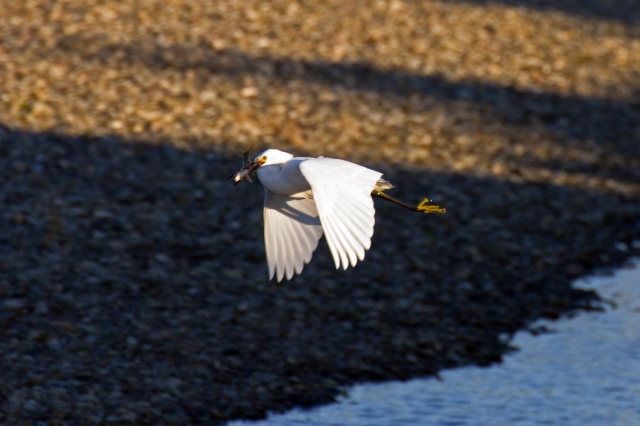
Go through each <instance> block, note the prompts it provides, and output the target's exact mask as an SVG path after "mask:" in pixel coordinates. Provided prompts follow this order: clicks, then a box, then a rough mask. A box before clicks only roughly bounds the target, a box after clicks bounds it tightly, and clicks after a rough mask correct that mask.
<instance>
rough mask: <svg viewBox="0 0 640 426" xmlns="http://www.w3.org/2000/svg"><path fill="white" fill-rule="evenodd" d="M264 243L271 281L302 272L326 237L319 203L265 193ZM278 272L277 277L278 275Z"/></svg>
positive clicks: (306, 199)
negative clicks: (317, 204) (275, 277)
mask: <svg viewBox="0 0 640 426" xmlns="http://www.w3.org/2000/svg"><path fill="white" fill-rule="evenodd" d="M264 192H265V195H264V243H265V248H266V251H267V265H268V266H269V279H270V280H271V279H272V278H273V276H274V275H277V279H278V282H279V281H281V280H282V278H283V277H284V276H285V275H286V277H287V279H288V280H290V279H291V278H292V277H293V275H294V273H296V274H299V273H301V272H302V269H303V268H304V264H305V263H309V261H310V260H311V255H312V254H313V251H314V250H315V249H316V247H318V240H319V239H320V237H321V236H322V225H321V224H320V219H319V218H318V211H317V210H316V204H315V202H314V201H313V200H312V199H308V198H289V197H283V196H281V195H278V194H276V193H273V192H271V191H269V190H268V189H266V188H265V190H264ZM276 272H277V274H276Z"/></svg>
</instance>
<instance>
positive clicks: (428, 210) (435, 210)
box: [416, 198, 447, 213]
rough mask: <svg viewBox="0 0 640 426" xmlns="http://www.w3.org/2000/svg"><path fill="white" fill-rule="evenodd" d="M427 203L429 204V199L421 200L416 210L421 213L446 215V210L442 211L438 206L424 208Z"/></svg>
mask: <svg viewBox="0 0 640 426" xmlns="http://www.w3.org/2000/svg"><path fill="white" fill-rule="evenodd" d="M428 202H429V199H428V198H425V199H424V200H422V202H421V203H420V204H418V206H417V207H416V208H417V209H418V210H420V211H421V212H423V213H446V212H447V209H443V208H442V207H440V206H425V204H426V203H428Z"/></svg>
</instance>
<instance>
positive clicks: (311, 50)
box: [0, 0, 640, 425]
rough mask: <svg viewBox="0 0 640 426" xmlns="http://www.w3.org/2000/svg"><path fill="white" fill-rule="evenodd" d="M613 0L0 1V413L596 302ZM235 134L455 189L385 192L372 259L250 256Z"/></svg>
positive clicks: (443, 360)
mask: <svg viewBox="0 0 640 426" xmlns="http://www.w3.org/2000/svg"><path fill="white" fill-rule="evenodd" d="M596 3H597V4H596ZM605 3H606V2H590V1H577V2H576V1H571V2H569V1H560V2H543V1H540V2H536V3H535V4H534V5H532V6H531V7H529V8H527V7H525V6H526V5H527V4H529V2H524V1H522V2H520V1H516V0H510V1H503V2H485V1H466V2H464V1H411V0H406V1H400V0H393V1H369V2H364V1H352V2H344V1H340V2H338V1H305V2H294V1H272V2H259V1H255V2H252V1H248V0H237V1H228V2H225V1H216V2H210V1H205V0H202V1H197V0H191V1H184V0H163V1H160V0H139V1H135V2H133V1H97V0H86V1H55V2H54V1H44V0H40V1H33V0H24V1H21V2H15V1H9V0H0V197H1V200H2V209H1V211H0V218H1V219H0V239H1V240H2V241H1V244H0V271H1V274H0V324H1V326H0V333H1V337H0V372H1V373H0V374H1V380H0V422H2V423H3V424H8V425H13V424H20V425H22V424H54V425H55V424H61V425H62V424H68V425H76V424H78V425H79V424H126V423H136V424H154V425H155V424H215V423H223V422H224V420H225V419H230V418H259V417H262V416H264V415H265V414H266V412H267V410H284V409H287V408H290V407H293V406H295V405H303V406H309V405H315V404H321V403H324V402H328V401H331V400H332V399H333V397H334V396H335V395H337V392H339V391H340V389H341V388H342V387H343V386H345V385H348V384H351V383H355V382H362V381H378V380H387V379H405V378H410V377H417V376H428V375H433V374H437V372H438V371H439V370H441V369H444V368H452V367H456V366H461V365H467V364H478V365H489V364H491V363H493V362H497V361H499V360H500V358H501V355H502V354H504V353H505V352H506V351H508V350H509V342H508V336H509V335H511V334H512V333H514V332H515V331H516V330H518V329H522V328H526V327H527V326H528V325H529V324H530V323H531V322H532V321H533V320H535V319H537V318H540V317H547V318H557V317H559V316H561V315H565V314H567V313H570V312H571V311H573V310H575V309H592V308H593V306H594V302H595V301H596V299H597V296H596V295H595V294H594V293H590V292H586V291H581V290H575V289H572V288H571V286H570V282H571V280H572V279H575V278H576V277H579V276H582V275H585V274H588V273H593V272H594V271H596V272H597V271H606V270H607V268H611V267H614V266H619V265H621V264H623V263H624V262H625V260H626V259H628V257H629V256H631V255H633V254H638V253H639V252H640V101H639V98H638V96H639V95H638V94H639V93H640V73H639V72H638V70H640V33H639V31H638V26H637V25H638V17H639V16H640V15H639V12H638V7H637V5H636V2H632V1H628V2H618V3H616V8H615V12H613V11H612V10H613V7H612V6H611V7H609V8H607V7H605V6H603V5H605ZM606 4H608V3H606ZM251 143H255V144H256V148H257V149H261V148H266V147H278V148H281V149H284V150H288V151H291V152H294V153H296V154H300V155H326V156H334V157H340V158H345V159H350V160H353V161H358V162H361V163H363V164H366V165H369V166H371V167H373V168H376V169H378V170H380V171H383V172H384V173H385V177H386V178H388V179H389V180H391V181H392V182H393V183H394V184H395V185H396V189H394V190H393V191H392V192H391V193H390V194H391V195H393V196H395V197H397V198H400V199H404V200H407V201H412V200H414V201H416V202H417V201H419V200H421V199H422V197H425V196H428V197H430V198H432V199H433V200H435V201H437V202H438V203H439V204H441V205H443V206H445V207H446V208H447V210H448V212H447V214H446V215H433V216H431V215H429V216H424V215H417V214H415V213H411V212H409V211H404V210H399V209H398V208H397V206H394V205H388V204H385V202H384V201H382V200H376V208H377V215H376V218H377V224H376V232H375V235H374V237H373V244H372V248H371V250H370V251H369V252H368V253H367V257H366V259H365V261H364V262H361V263H360V264H358V266H357V267H356V268H353V269H349V270H348V271H344V272H343V271H334V270H333V263H332V261H331V258H330V254H329V252H328V249H327V247H326V244H324V243H321V246H320V248H319V249H318V251H317V252H316V254H315V256H314V259H313V261H312V263H311V264H310V265H308V266H307V267H306V268H305V271H304V273H303V274H302V275H301V276H299V277H296V278H295V279H294V280H292V281H290V282H284V283H280V284H276V283H275V282H268V281H267V280H266V278H267V271H266V263H265V255H264V247H263V242H262V209H261V205H262V197H263V195H262V189H261V188H260V187H259V185H243V186H239V187H235V188H234V187H231V186H230V183H229V181H227V180H226V178H227V177H228V176H229V175H230V174H231V173H232V172H234V171H235V170H237V168H238V166H239V165H240V163H241V156H240V154H239V153H238V150H237V148H238V147H246V146H248V145H249V144H251ZM38 422H39V423H38Z"/></svg>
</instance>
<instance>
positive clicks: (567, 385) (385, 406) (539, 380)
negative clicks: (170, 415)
mask: <svg viewBox="0 0 640 426" xmlns="http://www.w3.org/2000/svg"><path fill="white" fill-rule="evenodd" d="M574 285H575V286H576V287H581V288H589V289H595V290H596V291H597V292H598V294H599V295H600V296H601V297H602V298H604V299H606V300H608V301H610V302H611V303H609V304H605V306H604V307H605V309H606V311H605V312H581V313H579V314H578V315H577V316H575V317H573V318H570V319H562V320H560V321H540V322H538V323H536V324H535V326H538V325H544V326H546V327H547V328H548V329H549V330H552V331H553V332H552V333H548V334H542V335H538V336H533V335H531V334H530V333H527V332H521V333H518V334H517V335H516V336H515V338H514V340H513V341H512V344H513V345H515V346H517V347H519V348H520V351H517V352H514V353H511V354H508V355H506V356H505V357H504V362H503V363H501V364H498V365H495V366H492V367H489V368H480V367H466V368H460V369H456V370H449V371H444V372H442V373H441V376H442V379H443V380H442V381H438V380H435V379H417V380H411V381H408V382H403V383H401V382H388V383H382V384H364V385H358V386H354V387H353V388H351V389H349V390H348V396H347V397H345V398H342V399H341V400H340V403H337V404H330V405H327V406H324V407H319V408H315V409H313V410H293V411H291V412H288V413H285V414H280V415H271V416H270V417H269V418H268V419H267V420H264V421H257V422H232V423H230V425H231V426H290V425H292V426H293V425H306V426H334V425H335V426H405V425H406V426H413V425H443V426H444V425H464V426H467V425H517V426H529V425H532V426H533V425H554V426H574V425H575V426H582V425H598V426H601V425H620V426H623V425H624V426H629V425H640V262H636V263H635V266H634V267H633V268H628V269H622V270H620V271H618V272H617V273H616V275H615V276H613V277H592V278H587V279H583V280H580V281H578V282H576V283H575V284H574Z"/></svg>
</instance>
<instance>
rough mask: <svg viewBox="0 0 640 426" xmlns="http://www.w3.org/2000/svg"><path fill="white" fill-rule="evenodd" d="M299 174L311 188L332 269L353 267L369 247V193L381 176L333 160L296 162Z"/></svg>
mask: <svg viewBox="0 0 640 426" xmlns="http://www.w3.org/2000/svg"><path fill="white" fill-rule="evenodd" d="M300 171H301V172H302V175H303V176H304V177H305V179H306V180H307V182H308V183H309V185H310V186H311V191H312V192H313V199H314V200H315V204H316V208H317V210H318V214H319V217H320V222H321V223H322V227H323V230H324V233H325V236H326V238H327V242H328V244H329V249H330V250H331V255H332V256H333V261H334V262H335V265H336V269H337V268H339V267H340V265H341V264H342V267H343V268H344V269H346V268H347V267H348V266H349V264H351V266H355V264H356V262H357V261H358V259H360V260H362V259H364V255H365V250H367V249H369V247H371V237H372V236H373V226H374V223H375V209H374V207H373V200H372V199H371V191H372V190H373V189H374V188H375V185H376V182H377V181H378V179H380V177H381V176H382V173H379V172H376V171H374V170H371V169H368V168H366V167H363V166H359V165H357V164H353V163H350V162H348V161H344V160H338V159H333V158H310V159H308V160H305V161H303V162H301V163H300Z"/></svg>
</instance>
